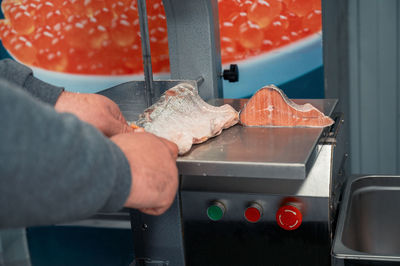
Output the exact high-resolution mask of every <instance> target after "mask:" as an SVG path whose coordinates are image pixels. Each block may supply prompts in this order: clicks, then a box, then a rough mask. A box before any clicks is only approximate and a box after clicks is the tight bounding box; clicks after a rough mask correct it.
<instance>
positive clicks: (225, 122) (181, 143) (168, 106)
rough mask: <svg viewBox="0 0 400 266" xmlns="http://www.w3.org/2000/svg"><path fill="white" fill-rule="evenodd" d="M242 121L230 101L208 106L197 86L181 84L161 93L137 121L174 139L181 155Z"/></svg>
mask: <svg viewBox="0 0 400 266" xmlns="http://www.w3.org/2000/svg"><path fill="white" fill-rule="evenodd" d="M238 121H239V113H238V112H237V111H236V110H235V109H234V108H233V107H232V106H230V105H229V104H225V105H222V106H219V107H216V106H212V105H209V104H208V103H206V102H205V101H203V99H202V98H201V97H200V95H199V93H198V91H197V89H196V88H195V87H193V86H192V85H190V84H188V83H181V84H179V85H177V86H175V87H172V88H171V89H169V90H167V91H166V92H164V93H163V95H161V97H160V99H159V100H158V101H157V102H156V103H155V104H153V105H152V106H150V107H149V108H147V109H146V110H145V111H144V112H143V113H142V114H141V115H140V116H139V119H138V121H136V122H135V124H136V125H137V126H139V127H142V128H144V130H145V131H147V132H150V133H153V134H155V135H156V136H159V137H162V138H165V139H167V140H169V141H172V142H174V143H175V144H176V145H177V146H178V149H179V154H180V155H182V154H184V153H186V152H188V151H189V150H190V149H191V147H192V145H193V144H197V143H202V142H204V141H206V140H207V139H209V138H212V137H214V136H217V135H219V134H220V133H221V132H222V130H223V129H226V128H229V127H231V126H233V125H235V124H237V123H238Z"/></svg>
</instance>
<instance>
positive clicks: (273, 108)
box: [240, 85, 334, 127]
mask: <svg viewBox="0 0 400 266" xmlns="http://www.w3.org/2000/svg"><path fill="white" fill-rule="evenodd" d="M240 123H241V124H242V125H243V126H254V127H326V126H330V125H332V124H333V123H334V121H333V119H332V118H330V117H329V116H326V115H324V114H323V113H322V112H321V111H319V110H318V109H317V108H315V107H314V106H312V105H311V104H309V103H306V104H304V105H298V104H296V103H294V102H293V101H292V100H290V99H289V98H288V97H287V96H286V95H285V93H284V92H283V91H282V90H281V89H279V88H278V87H276V86H274V85H268V86H265V87H263V88H261V89H260V90H258V91H257V92H256V93H255V94H254V95H253V96H252V97H251V98H250V100H249V101H248V102H247V104H246V105H245V106H244V108H243V109H242V110H241V112H240Z"/></svg>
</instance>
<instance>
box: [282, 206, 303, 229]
mask: <svg viewBox="0 0 400 266" xmlns="http://www.w3.org/2000/svg"><path fill="white" fill-rule="evenodd" d="M276 221H277V223H278V225H279V226H280V227H282V228H283V229H285V230H294V229H297V228H299V226H300V225H301V222H302V221H303V215H302V214H301V212H300V210H299V209H297V208H296V207H295V206H293V205H290V204H286V205H283V206H282V207H280V208H279V210H278V212H277V213H276Z"/></svg>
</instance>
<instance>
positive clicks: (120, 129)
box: [104, 118, 135, 137]
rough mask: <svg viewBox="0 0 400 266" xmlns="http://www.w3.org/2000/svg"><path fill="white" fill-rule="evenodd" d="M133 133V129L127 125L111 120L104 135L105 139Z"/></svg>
mask: <svg viewBox="0 0 400 266" xmlns="http://www.w3.org/2000/svg"><path fill="white" fill-rule="evenodd" d="M133 132H135V129H134V128H132V127H130V126H129V125H128V124H127V123H122V122H120V121H118V120H115V119H112V118H111V122H110V123H109V124H108V125H107V129H106V130H105V131H104V134H105V135H106V136H107V137H112V136H114V135H117V134H123V133H133Z"/></svg>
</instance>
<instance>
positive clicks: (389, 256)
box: [333, 176, 400, 265]
mask: <svg viewBox="0 0 400 266" xmlns="http://www.w3.org/2000/svg"><path fill="white" fill-rule="evenodd" d="M399 202H400V176H363V177H353V178H352V179H350V180H348V183H347V184H346V188H345V192H344V196H343V202H342V206H341V209H340V213H339V219H338V225H337V231H336V236H335V241H334V247H333V254H334V256H335V257H336V258H338V259H343V260H356V261H358V260H364V261H365V262H368V261H370V262H373V261H387V262H390V263H391V265H393V264H394V263H395V262H396V263H398V264H400V238H399V237H398V236H399V235H400V227H399V223H398V221H399V220H400V213H399V211H398V203H399Z"/></svg>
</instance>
